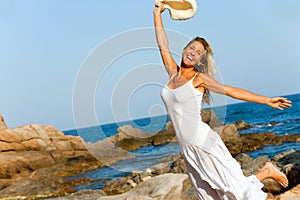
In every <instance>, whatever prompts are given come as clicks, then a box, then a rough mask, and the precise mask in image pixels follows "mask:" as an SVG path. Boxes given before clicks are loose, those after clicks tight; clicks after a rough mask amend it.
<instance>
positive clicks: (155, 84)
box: [0, 0, 300, 130]
mask: <svg viewBox="0 0 300 200" xmlns="http://www.w3.org/2000/svg"><path fill="white" fill-rule="evenodd" d="M153 5H154V0H153V1H150V0H145V1H131V0H128V1H96V0H95V1H92V0H88V1H83V0H72V1H71V0H64V1H58V0H43V1H38V0H35V1H34V0H24V1H21V0H19V1H14V0H0V24H1V30H0V36H1V37H0V44H1V48H0V66H1V70H0V71H1V78H0V85H1V86H2V87H1V92H0V99H1V101H0V102H1V103H0V113H2V115H3V116H4V118H5V120H6V123H7V125H8V126H9V127H15V126H21V125H25V124H34V123H39V124H42V125H48V124H53V125H54V126H55V127H56V128H58V129H61V130H67V129H73V128H74V127H75V124H74V113H73V107H74V102H76V99H75V100H74V96H73V92H74V91H76V83H78V77H80V75H81V70H82V69H83V67H84V66H85V64H86V63H87V61H89V59H90V55H91V54H92V53H93V52H95V51H96V50H97V48H103V45H104V44H106V43H107V44H108V45H110V46H109V47H108V48H111V49H114V48H115V49H116V51H117V50H118V48H119V46H120V47H127V46H128V43H135V42H136V40H135V39H137V38H142V39H143V40H149V41H152V40H153V39H154V35H153V37H151V35H150V36H149V37H148V36H147V37H145V38H143V36H142V35H136V36H135V35H134V34H136V33H138V31H135V30H141V29H147V28H151V27H152V26H153V16H152V13H153ZM299 8H300V2H299V1H298V0H286V1H280V0H253V1H237V0H229V1H211V0H201V1H198V10H197V14H196V15H195V16H194V17H193V18H192V19H189V20H185V21H173V20H171V19H170V17H169V13H168V12H165V13H163V18H164V24H165V27H166V28H168V29H170V30H172V31H176V33H177V34H179V35H182V36H185V37H187V38H193V37H195V36H198V35H200V36H203V37H205V38H206V39H207V40H208V41H209V42H210V43H211V45H212V47H213V49H214V52H215V59H216V63H217V66H218V71H219V76H220V79H219V80H220V81H222V82H224V83H225V84H227V85H232V86H236V87H242V88H245V89H248V90H250V91H253V92H256V93H260V94H263V95H268V96H277V95H288V94H294V93H299V92H300V87H299V83H298V80H299V74H300V66H299V65H300V56H299V55H298V54H299V52H300V20H299V19H300V13H299ZM149 31H150V32H151V29H149ZM128 32H130V33H131V32H132V33H133V35H134V36H135V37H136V38H134V37H131V38H129V40H127V41H124V43H123V42H122V43H120V44H114V43H113V41H116V40H115V38H116V39H118V38H119V37H120V36H122V35H124V34H126V33H128ZM131 36H132V35H131ZM169 42H170V45H174V44H175V45H176V44H177V43H176V42H178V41H175V40H170V41H169ZM115 45H116V46H115ZM118 45H119V46H118ZM107 52H109V51H107ZM177 53H179V54H180V52H177ZM110 56H111V55H106V53H105V52H104V53H102V54H101V55H97V58H98V61H97V62H99V67H100V68H101V67H103V66H101V60H104V58H109V57H110ZM175 57H176V59H178V60H179V56H175ZM159 65H161V60H160V57H159V54H158V51H157V50H156V49H155V48H148V49H147V48H141V49H139V50H136V51H132V52H129V53H126V54H122V55H120V56H119V57H116V59H114V60H112V61H111V64H109V66H108V68H107V70H106V71H105V74H102V75H101V77H98V79H97V81H98V82H97V84H96V85H94V86H93V88H91V89H93V90H94V96H92V97H90V96H89V97H87V98H92V101H91V102H94V105H92V106H91V107H93V108H94V114H95V116H96V120H93V119H91V121H90V119H89V118H88V116H87V119H86V122H84V123H82V124H83V125H82V126H90V125H95V123H96V122H97V123H100V124H102V123H108V122H114V121H118V120H126V119H133V118H140V117H145V116H149V115H158V114H165V110H164V107H163V105H162V102H161V100H160V94H159V91H160V89H161V86H162V84H163V83H165V82H167V76H166V74H164V72H163V71H159V70H158V71H156V72H153V70H152V68H151V67H153V66H154V68H153V69H154V70H155V69H156V68H157V67H159ZM106 67H107V66H106ZM143 70H144V73H143ZM147 70H148V71H147ZM151 70H152V71H151ZM138 73H140V74H138ZM137 74H138V75H137ZM152 77H153V81H152V83H151V81H150V80H151V78H152ZM135 78H136V79H135ZM88 79H89V78H88V77H87V80H88ZM146 79H147V82H143V81H144V80H146ZM87 82H88V81H87ZM134 84H141V85H142V87H139V85H134ZM127 86H128V88H131V90H132V91H128V90H126V87H127ZM121 91H123V92H121ZM126 92H127V93H126ZM122 95H123V96H122ZM82 96H83V97H84V94H82ZM119 102H122V103H119ZM226 102H227V103H231V102H232V100H231V99H227V100H226ZM81 106H82V107H81V109H82V110H84V109H85V105H84V104H83V105H81ZM87 107H88V106H87ZM123 111H124V112H125V113H126V114H124V113H123ZM118 112H119V113H118ZM83 117H84V116H83Z"/></svg>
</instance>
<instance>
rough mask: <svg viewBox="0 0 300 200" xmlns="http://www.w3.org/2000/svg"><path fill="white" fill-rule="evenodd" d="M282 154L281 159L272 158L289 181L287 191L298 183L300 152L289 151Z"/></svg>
mask: <svg viewBox="0 0 300 200" xmlns="http://www.w3.org/2000/svg"><path fill="white" fill-rule="evenodd" d="M284 154H285V156H283V157H280V156H274V159H276V160H277V163H279V165H280V166H282V169H283V172H284V173H285V174H286V175H287V177H288V180H289V186H288V188H287V189H291V188H292V187H294V186H296V185H298V184H299V183H300V151H295V152H293V151H289V152H286V153H284ZM284 154H283V155H284Z"/></svg>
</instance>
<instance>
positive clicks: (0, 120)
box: [0, 113, 7, 129]
mask: <svg viewBox="0 0 300 200" xmlns="http://www.w3.org/2000/svg"><path fill="white" fill-rule="evenodd" d="M0 129H7V126H6V123H5V121H4V118H3V116H2V115H1V113H0Z"/></svg>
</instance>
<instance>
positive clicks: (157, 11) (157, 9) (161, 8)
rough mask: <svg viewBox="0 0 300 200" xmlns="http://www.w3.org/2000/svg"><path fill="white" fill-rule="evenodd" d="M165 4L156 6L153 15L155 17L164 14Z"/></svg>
mask: <svg viewBox="0 0 300 200" xmlns="http://www.w3.org/2000/svg"><path fill="white" fill-rule="evenodd" d="M164 10H165V8H164V3H159V4H158V5H155V8H154V11H153V14H154V15H160V14H161V13H162V12H164Z"/></svg>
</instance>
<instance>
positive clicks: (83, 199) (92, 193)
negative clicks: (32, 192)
mask: <svg viewBox="0 0 300 200" xmlns="http://www.w3.org/2000/svg"><path fill="white" fill-rule="evenodd" d="M105 195H106V194H105V192H103V191H102V190H82V191H78V192H74V193H73V194H70V195H68V196H64V197H57V198H48V199H47V200H58V199H59V200H97V199H98V198H99V197H101V196H105Z"/></svg>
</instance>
